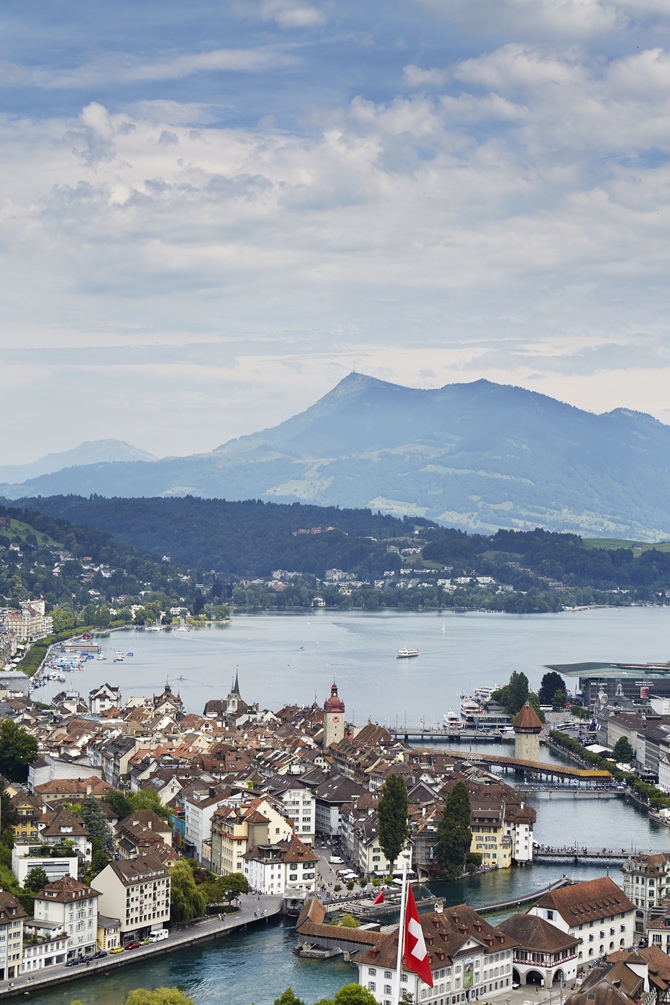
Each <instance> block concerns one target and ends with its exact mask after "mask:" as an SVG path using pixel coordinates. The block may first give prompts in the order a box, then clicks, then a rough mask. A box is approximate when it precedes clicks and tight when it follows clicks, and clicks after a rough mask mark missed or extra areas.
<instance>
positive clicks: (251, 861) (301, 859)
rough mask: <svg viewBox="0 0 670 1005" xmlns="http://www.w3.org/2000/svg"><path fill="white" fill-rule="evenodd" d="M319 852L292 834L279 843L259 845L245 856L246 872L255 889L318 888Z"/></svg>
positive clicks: (279, 892) (281, 892) (309, 890)
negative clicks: (288, 838) (315, 851)
mask: <svg viewBox="0 0 670 1005" xmlns="http://www.w3.org/2000/svg"><path fill="white" fill-rule="evenodd" d="M318 862H319V856H318V855H316V854H315V853H314V852H313V851H312V849H311V848H308V847H307V845H306V844H303V843H302V841H301V840H300V838H299V837H296V836H295V835H293V837H292V838H291V839H290V840H286V841H280V842H279V843H278V844H267V845H257V846H256V847H255V848H251V849H250V850H249V851H248V852H247V853H246V855H245V856H244V875H245V876H246V878H247V881H248V883H249V886H250V887H251V888H252V890H257V891H258V892H259V893H269V894H274V895H275V896H277V895H279V896H283V895H284V894H285V893H288V892H290V891H292V890H301V891H305V892H307V893H315V892H316V869H317V865H318Z"/></svg>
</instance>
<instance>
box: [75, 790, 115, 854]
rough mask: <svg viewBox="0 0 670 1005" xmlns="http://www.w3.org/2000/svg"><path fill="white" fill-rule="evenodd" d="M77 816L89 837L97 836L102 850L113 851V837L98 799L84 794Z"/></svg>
mask: <svg viewBox="0 0 670 1005" xmlns="http://www.w3.org/2000/svg"><path fill="white" fill-rule="evenodd" d="M79 816H80V817H81V821H82V823H83V824H84V827H85V828H86V830H87V831H88V833H89V834H90V836H91V839H93V838H97V839H98V841H99V842H100V847H101V848H102V849H103V850H104V851H109V852H111V851H113V849H114V837H113V835H112V830H111V827H110V826H109V824H108V823H107V819H106V817H105V812H104V810H103V808H102V806H101V805H100V803H99V801H98V800H97V799H94V798H93V796H86V798H85V799H83V800H82V803H81V810H80V812H79Z"/></svg>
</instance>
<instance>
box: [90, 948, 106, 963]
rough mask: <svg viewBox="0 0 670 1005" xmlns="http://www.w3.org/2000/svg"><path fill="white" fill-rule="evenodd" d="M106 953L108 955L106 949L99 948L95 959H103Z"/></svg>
mask: <svg viewBox="0 0 670 1005" xmlns="http://www.w3.org/2000/svg"><path fill="white" fill-rule="evenodd" d="M106 955H107V953H106V951H105V950H104V949H99V950H98V952H97V953H96V954H95V956H94V957H93V959H94V960H102V959H104V958H105V956H106Z"/></svg>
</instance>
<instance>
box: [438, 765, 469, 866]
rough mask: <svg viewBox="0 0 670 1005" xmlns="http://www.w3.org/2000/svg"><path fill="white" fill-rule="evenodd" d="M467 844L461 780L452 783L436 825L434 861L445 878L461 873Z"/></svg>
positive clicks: (465, 795)
mask: <svg viewBox="0 0 670 1005" xmlns="http://www.w3.org/2000/svg"><path fill="white" fill-rule="evenodd" d="M471 844H472V831H471V830H470V796H469V794H468V790H467V788H466V787H465V785H464V784H463V782H456V785H454V787H453V789H452V790H451V792H450V793H449V795H448V796H447V801H446V803H445V807H444V814H443V816H442V819H441V820H440V822H439V824H438V827H437V864H438V865H439V867H440V869H441V870H442V875H443V876H444V878H445V879H446V880H454V879H458V877H459V876H460V875H461V874H462V872H463V869H464V868H465V862H466V858H467V855H468V852H469V851H470V845H471Z"/></svg>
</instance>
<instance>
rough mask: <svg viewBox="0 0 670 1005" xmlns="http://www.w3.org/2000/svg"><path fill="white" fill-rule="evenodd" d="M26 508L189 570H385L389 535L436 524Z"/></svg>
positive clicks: (235, 505)
mask: <svg viewBox="0 0 670 1005" xmlns="http://www.w3.org/2000/svg"><path fill="white" fill-rule="evenodd" d="M11 505H13V506H15V507H16V506H26V507H28V508H29V509H34V510H38V511H39V512H41V513H44V514H47V515H48V516H52V517H59V518H64V519H66V520H68V521H69V522H70V523H72V524H80V525H82V526H86V527H94V528H96V529H97V530H104V531H107V532H109V533H111V534H113V535H114V537H115V538H116V539H117V540H119V541H123V542H124V543H125V544H128V545H130V546H131V547H132V548H134V549H136V550H137V551H140V552H143V553H148V552H149V553H152V554H153V555H154V556H156V557H158V558H162V556H163V555H166V556H168V557H169V558H170V560H171V561H172V562H176V563H178V564H179V565H182V566H186V567H187V568H191V569H199V568H201V569H207V570H216V571H217V572H219V573H222V574H228V575H238V576H268V575H270V573H271V572H272V571H273V570H274V569H289V570H295V571H299V572H304V573H311V574H313V575H317V576H321V577H322V576H323V574H324V572H325V570H326V569H328V568H338V569H345V570H353V569H356V570H357V571H359V572H361V573H362V574H365V575H381V574H382V573H383V572H384V571H385V570H387V569H388V570H390V569H396V568H399V567H400V558H399V556H398V555H397V554H395V553H392V554H388V553H387V542H388V541H389V539H402V540H406V539H411V538H413V537H414V536H416V535H415V532H416V531H419V532H421V533H422V534H423V533H424V532H425V531H427V530H429V529H430V528H432V527H434V524H431V523H430V522H429V521H427V520H422V519H419V518H412V519H409V518H404V519H398V518H397V517H392V516H388V515H384V514H373V513H372V512H371V511H370V510H368V509H338V508H336V507H320V506H303V505H301V504H299V503H294V504H277V503H263V502H259V501H257V500H250V501H246V502H226V501H225V500H223V499H198V498H194V497H190V496H186V497H185V498H176V499H105V498H102V497H92V498H90V499H84V498H82V497H80V496H52V497H49V498H46V499H22V500H17V501H16V502H13V503H12V504H11Z"/></svg>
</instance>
